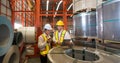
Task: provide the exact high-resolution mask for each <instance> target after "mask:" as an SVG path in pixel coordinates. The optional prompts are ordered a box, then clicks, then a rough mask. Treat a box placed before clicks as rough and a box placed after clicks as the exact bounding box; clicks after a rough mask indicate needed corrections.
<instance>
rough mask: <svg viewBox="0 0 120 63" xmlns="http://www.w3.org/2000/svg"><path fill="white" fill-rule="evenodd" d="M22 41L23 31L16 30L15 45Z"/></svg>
mask: <svg viewBox="0 0 120 63" xmlns="http://www.w3.org/2000/svg"><path fill="white" fill-rule="evenodd" d="M22 41H23V34H22V32H14V39H13V45H18V44H19V43H21V42H22Z"/></svg>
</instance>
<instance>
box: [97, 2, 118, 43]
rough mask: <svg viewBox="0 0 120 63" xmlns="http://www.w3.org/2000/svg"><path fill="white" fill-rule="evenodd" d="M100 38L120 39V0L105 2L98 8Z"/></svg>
mask: <svg viewBox="0 0 120 63" xmlns="http://www.w3.org/2000/svg"><path fill="white" fill-rule="evenodd" d="M97 12H98V13H97V14H98V15H97V17H98V19H97V22H98V25H97V26H98V27H97V28H98V33H97V35H98V38H100V39H104V40H112V41H118V42H119V41H120V33H119V32H120V0H110V1H106V2H104V3H103V4H102V5H101V6H99V7H98V9H97Z"/></svg>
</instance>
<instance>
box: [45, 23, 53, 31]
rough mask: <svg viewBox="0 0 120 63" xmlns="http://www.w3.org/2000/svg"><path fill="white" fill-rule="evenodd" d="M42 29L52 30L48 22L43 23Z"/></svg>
mask: <svg viewBox="0 0 120 63" xmlns="http://www.w3.org/2000/svg"><path fill="white" fill-rule="evenodd" d="M44 29H47V30H52V27H51V25H50V24H45V26H44Z"/></svg>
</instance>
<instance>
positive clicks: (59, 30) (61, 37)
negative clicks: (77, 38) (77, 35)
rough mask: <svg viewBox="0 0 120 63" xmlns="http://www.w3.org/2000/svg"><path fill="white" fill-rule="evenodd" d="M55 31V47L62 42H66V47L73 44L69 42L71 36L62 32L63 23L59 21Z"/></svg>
mask: <svg viewBox="0 0 120 63" xmlns="http://www.w3.org/2000/svg"><path fill="white" fill-rule="evenodd" d="M56 25H57V30H56V31H55V32H54V35H53V41H54V43H55V44H56V46H61V45H62V43H63V41H64V40H67V43H66V44H67V45H71V44H73V42H72V40H71V36H70V34H69V32H67V31H66V30H64V23H63V21H61V20H59V21H58V22H57V23H56Z"/></svg>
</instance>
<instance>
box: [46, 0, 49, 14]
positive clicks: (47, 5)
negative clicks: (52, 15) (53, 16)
mask: <svg viewBox="0 0 120 63" xmlns="http://www.w3.org/2000/svg"><path fill="white" fill-rule="evenodd" d="M46 3H47V4H46V11H47V12H46V14H48V7H49V0H47V2H46Z"/></svg>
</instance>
